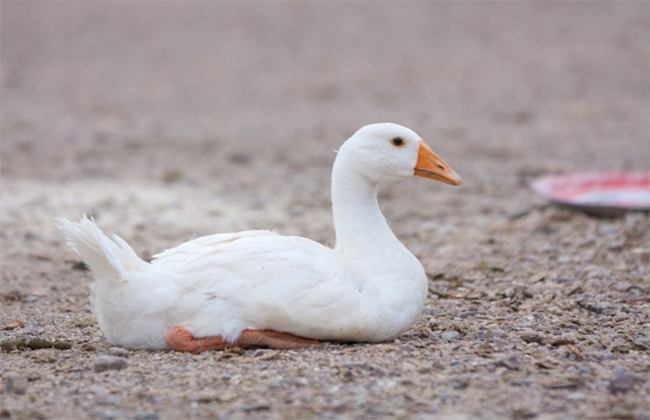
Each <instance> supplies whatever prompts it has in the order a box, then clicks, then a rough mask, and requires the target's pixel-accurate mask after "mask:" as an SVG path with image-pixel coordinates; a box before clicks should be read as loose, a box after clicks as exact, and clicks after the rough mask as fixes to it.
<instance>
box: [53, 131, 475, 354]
mask: <svg viewBox="0 0 650 420" xmlns="http://www.w3.org/2000/svg"><path fill="white" fill-rule="evenodd" d="M412 175H418V176H423V177H426V178H431V179H435V180H438V181H442V182H445V183H447V184H451V185H460V184H461V183H462V181H461V179H460V177H459V176H458V175H457V174H456V173H455V172H454V171H453V170H452V169H451V168H449V167H448V166H447V164H445V163H444V162H443V161H442V160H441V159H440V158H439V157H438V156H437V155H436V154H435V153H434V152H433V151H431V149H430V148H429V147H428V146H427V145H426V144H425V143H424V142H423V141H422V140H421V139H420V137H419V136H418V135H417V134H416V133H414V132H413V131H411V130H410V129H408V128H406V127H402V126H399V125H397V124H391V123H381V124H371V125H367V126H365V127H362V128H361V129H360V130H358V131H357V132H356V133H355V134H354V135H353V136H352V137H350V139H348V140H347V141H346V142H345V143H344V144H343V146H341V148H340V150H339V151H338V154H337V156H336V160H335V162H334V168H333V170H332V207H333V214H334V227H335V230H336V247H335V248H334V249H332V248H328V247H326V246H324V245H321V244H319V243H317V242H314V241H311V240H309V239H305V238H301V237H296V236H281V235H278V234H276V233H273V232H269V231H264V230H252V231H245V232H238V233H224V234H217V235H210V236H205V237H201V238H198V239H194V240H191V241H189V242H186V243H184V244H181V245H179V246H177V247H175V248H172V249H169V250H167V251H164V252H162V253H160V254H158V255H156V256H155V257H154V259H153V261H151V263H147V262H145V261H143V260H142V259H140V258H139V257H138V256H137V255H136V253H135V252H134V251H133V249H132V248H131V247H130V246H129V245H128V244H127V243H126V242H125V241H124V240H123V239H121V238H119V237H117V236H113V238H112V239H109V238H108V237H107V236H106V235H104V233H103V232H102V231H101V230H100V229H99V228H98V227H97V225H96V224H95V222H94V221H93V220H90V219H88V218H87V217H86V216H84V217H83V219H82V220H81V221H80V222H79V223H73V222H70V221H68V220H65V219H62V220H61V221H60V227H61V229H62V230H63V231H64V233H65V237H66V240H67V242H68V244H69V245H70V246H71V247H72V248H73V249H74V250H75V251H76V252H77V253H78V254H79V255H80V256H81V258H82V259H83V260H84V261H85V262H86V263H87V264H88V265H89V266H90V268H91V270H92V271H93V273H94V277H95V283H94V285H93V287H92V292H93V293H92V307H93V311H94V313H95V315H96V316H97V321H98V323H99V326H100V328H101V329H102V331H103V332H104V334H105V335H106V338H107V340H108V341H109V342H110V343H112V344H115V345H119V346H123V347H126V348H134V349H136V348H137V349H166V348H171V349H175V350H180V351H188V352H193V353H197V352H201V351H206V350H214V349H223V348H227V347H231V346H241V347H249V346H268V347H275V348H294V347H302V346H308V345H314V344H318V343H319V341H318V340H335V341H367V342H380V341H386V340H391V339H393V338H395V337H397V336H399V335H400V334H402V333H403V332H405V331H406V330H407V329H408V328H409V327H410V326H411V325H412V324H413V323H414V322H415V321H416V319H417V318H418V316H419V315H420V312H421V311H422V308H423V307H424V302H425V298H426V294H427V279H426V276H425V274H424V270H423V268H422V266H421V265H420V263H419V262H418V260H417V259H416V258H415V257H414V256H413V254H411V253H410V252H409V251H408V250H407V249H406V247H404V245H402V243H401V242H400V241H399V240H398V239H397V238H396V237H395V235H394V234H393V232H392V231H391V230H390V228H389V227H388V225H387V224H386V220H385V219H384V216H383V215H382V214H381V211H380V210H379V205H378V203H377V185H378V184H379V183H381V182H384V181H392V180H400V179H406V178H409V177H411V176H412Z"/></svg>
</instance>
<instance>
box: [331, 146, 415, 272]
mask: <svg viewBox="0 0 650 420" xmlns="http://www.w3.org/2000/svg"><path fill="white" fill-rule="evenodd" d="M355 165H356V162H355V161H354V159H353V157H352V156H350V155H346V154H344V153H339V155H338V156H337V157H336V160H335V162H334V167H333V169H332V212H333V216H334V229H335V231H336V251H338V252H340V253H341V254H344V255H345V256H347V257H351V258H355V259H357V260H359V261H362V262H366V261H367V262H368V263H370V264H377V263H378V262H380V261H382V259H383V258H384V257H385V256H386V254H387V253H394V252H400V253H401V252H403V251H406V252H408V251H407V250H406V248H405V247H404V246H403V245H402V244H401V243H400V242H399V240H398V239H397V238H396V237H395V235H394V234H393V232H392V231H391V230H390V227H388V224H387V223H386V219H385V218H384V216H383V214H382V213H381V210H380V209H379V204H378V203H377V183H375V182H373V181H372V180H370V179H368V178H367V177H365V176H364V175H362V174H360V173H359V171H358V170H356V168H355ZM388 257H389V256H388Z"/></svg>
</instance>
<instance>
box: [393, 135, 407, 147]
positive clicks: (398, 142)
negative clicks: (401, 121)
mask: <svg viewBox="0 0 650 420" xmlns="http://www.w3.org/2000/svg"><path fill="white" fill-rule="evenodd" d="M393 144H394V145H395V146H401V145H403V144H404V140H402V139H400V138H399V137H397V138H394V139H393Z"/></svg>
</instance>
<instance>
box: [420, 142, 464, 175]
mask: <svg viewBox="0 0 650 420" xmlns="http://www.w3.org/2000/svg"><path fill="white" fill-rule="evenodd" d="M414 175H417V176H422V177H424V178H431V179H435V180H437V181H441V182H444V183H445V184H450V185H462V184H463V180H462V179H460V176H458V174H457V173H456V172H454V170H453V169H451V168H450V167H449V165H447V164H446V163H445V161H443V160H442V159H440V157H439V156H438V155H436V154H435V153H434V152H433V150H431V148H430V147H429V146H427V144H426V143H425V142H423V141H420V150H419V151H418V163H417V164H416V165H415V173H414Z"/></svg>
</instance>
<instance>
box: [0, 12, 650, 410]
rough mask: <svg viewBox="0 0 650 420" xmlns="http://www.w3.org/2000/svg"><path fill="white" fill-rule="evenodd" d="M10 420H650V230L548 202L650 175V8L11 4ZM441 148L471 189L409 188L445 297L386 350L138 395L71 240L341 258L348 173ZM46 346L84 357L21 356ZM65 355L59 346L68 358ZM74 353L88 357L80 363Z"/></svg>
mask: <svg viewBox="0 0 650 420" xmlns="http://www.w3.org/2000/svg"><path fill="white" fill-rule="evenodd" d="M1 12H2V13H1V19H2V22H1V23H2V26H1V31H2V33H1V35H2V38H1V39H2V45H1V47H2V48H1V58H2V60H1V70H2V102H1V114H0V115H1V117H2V125H1V129H2V133H1V134H2V149H1V151H2V154H1V164H2V166H1V171H2V172H1V173H2V184H1V185H2V203H1V207H0V217H1V221H2V227H1V233H0V237H1V239H2V254H1V256H2V265H1V268H2V276H1V278H2V291H1V293H2V295H0V296H1V298H2V299H1V305H2V310H1V314H0V326H7V325H9V324H10V323H11V322H12V321H13V320H15V319H18V320H21V321H23V322H24V323H25V327H24V328H18V329H13V330H8V329H7V330H3V331H0V339H1V340H3V341H5V348H4V349H3V350H2V351H1V352H0V359H1V360H2V363H1V365H0V374H1V378H2V383H1V387H0V400H1V404H0V405H1V407H0V417H1V418H11V419H22V418H37V419H64V418H65V419H72V418H75V419H77V418H79V419H81V418H94V419H140V420H147V419H149V420H155V419H177V418H178V419H180V418H415V419H418V418H421V419H424V418H427V419H428V418H449V419H503V418H512V419H533V418H537V419H571V418H580V419H613V418H617V419H648V418H649V409H650V407H649V403H648V397H649V389H650V383H649V381H648V379H649V378H648V375H649V370H650V315H649V309H650V284H649V279H648V274H649V263H650V245H649V242H648V239H649V232H650V223H649V221H648V216H647V214H639V213H630V214H627V215H623V216H621V217H618V218H612V219H600V218H593V217H589V216H586V215H583V214H581V213H576V212H571V211H567V210H564V209H560V208H557V207H554V206H550V205H548V204H547V203H545V202H544V201H543V200H542V199H540V198H538V197H537V196H535V195H534V194H533V193H532V192H531V191H530V190H529V189H528V188H527V181H528V180H530V179H531V177H533V176H536V175H540V174H546V173H561V172H570V171H585V170H619V169H625V170H648V167H649V166H650V163H649V156H650V150H649V143H648V142H649V138H650V135H649V126H650V121H649V116H648V115H649V111H650V110H649V99H648V95H649V94H648V92H649V86H648V80H649V77H648V75H649V74H650V72H649V68H648V62H649V55H648V49H649V48H648V47H649V44H648V39H649V23H648V16H649V7H648V3H647V2H548V3H541V2H539V3H530V2H527V3H523V4H522V3H514V2H481V3H474V2H463V3H460V4H456V3H454V4H452V3H447V2H445V3H442V2H382V3H368V2H354V3H346V2H336V3H322V2H309V3H307V2H304V3H303V2H283V3H274V2H265V3H249V2H246V3H245V4H242V3H239V4H235V3H229V2H219V3H206V2H189V3H188V2H165V3H156V4H154V3H151V2H117V3H109V2H70V3H67V2H56V3H47V2H3V3H2V10H1ZM378 121H393V122H397V123H401V124H404V125H407V126H409V127H411V128H413V129H414V130H416V131H417V132H418V133H420V135H422V137H424V138H425V139H426V140H427V141H428V143H429V144H430V145H431V146H432V147H433V148H434V149H435V150H436V151H437V152H438V153H439V154H440V155H441V156H442V157H443V158H444V159H445V160H446V161H447V162H448V163H449V164H450V165H451V166H452V167H453V168H454V169H455V170H456V171H457V172H458V173H460V174H461V175H462V176H463V178H464V181H465V185H464V186H463V187H462V188H451V187H448V186H446V185H442V184H439V183H434V182H429V181H427V180H424V179H413V180H410V181H408V182H405V183H401V184H395V185H387V186H384V187H383V188H382V189H381V197H380V199H381V204H382V209H383V211H384V213H385V214H386V216H387V218H388V220H389V222H390V224H391V226H392V227H393V228H394V230H395V232H396V234H397V236H398V237H399V238H401V239H402V240H403V241H404V243H405V244H406V245H407V246H408V247H409V248H410V249H411V250H412V251H413V252H414V253H415V254H416V255H417V256H418V258H419V259H420V261H421V262H422V264H423V265H424V267H425V268H426V270H427V273H428V274H429V276H430V295H429V297H428V300H427V305H426V309H425V311H424V313H423V315H422V317H421V319H420V320H419V322H418V323H417V324H416V325H415V326H414V327H413V328H412V329H411V330H410V331H409V332H408V333H406V334H405V335H404V336H402V337H400V338H399V339H398V340H395V341H393V342H389V343H382V344H374V345H365V344H358V345H343V344H328V345H327V346H325V347H323V348H318V349H307V350H301V351H275V350H248V351H237V350H232V351H227V352H213V353H206V354H201V355H195V356H193V355H186V354H180V353H173V352H149V351H130V352H128V353H127V354H126V356H127V357H126V359H125V360H126V363H127V367H126V368H125V369H123V370H108V371H104V372H96V371H95V370H94V363H95V361H96V360H97V358H98V357H100V356H102V355H105V354H109V353H115V352H117V351H116V350H110V348H111V345H109V344H108V343H106V342H105V341H104V338H103V336H102V333H101V331H100V330H99V329H98V327H97V325H96V323H95V321H94V318H93V316H92V313H91V312H90V306H89V302H88V295H89V289H88V285H89V283H90V281H91V276H90V273H89V272H87V271H83V270H81V269H79V268H80V267H79V264H78V258H77V257H76V256H75V255H74V254H73V253H72V252H71V251H70V250H69V249H67V247H66V246H65V245H64V243H63V241H62V238H61V235H60V234H59V232H58V231H57V229H56V224H55V222H54V218H55V217H57V216H64V217H69V218H79V217H80V216H81V214H82V213H90V214H93V215H94V216H95V218H96V220H97V221H98V223H100V225H101V226H102V227H103V228H104V229H105V230H106V231H108V232H115V233H118V234H119V235H121V236H122V237H124V238H126V239H127V240H128V241H129V242H130V243H131V244H132V246H133V247H134V248H135V249H136V250H137V251H138V252H139V253H140V254H141V255H143V256H145V257H146V256H148V255H151V254H153V253H155V252H156V251H160V250H163V249H165V248H168V247H170V246H173V245H175V244H178V243H180V242H182V241H184V240H186V239H188V238H190V237H191V236H192V235H203V234H209V233H216V232H221V231H235V230H240V229H247V228H260V227H263V228H271V229H275V230H278V231H279V232H281V233H285V234H298V235H303V236H307V237H310V238H313V239H315V240H318V241H321V242H324V243H329V244H331V243H332V242H333V238H334V235H333V231H332V224H331V215H330V209H329V173H330V168H331V163H332V161H333V158H334V153H333V150H334V149H335V148H336V147H338V146H339V145H340V144H341V142H342V141H343V140H344V139H345V138H347V136H349V135H350V134H351V133H352V132H354V131H355V130H356V129H357V128H358V127H360V126H361V125H364V124H367V123H371V122H378ZM21 338H22V339H24V340H25V342H28V343H29V342H31V343H32V347H35V346H34V345H33V344H34V343H35V342H33V341H30V340H32V339H34V338H41V339H44V340H49V341H53V342H54V341H60V342H63V343H68V344H69V345H70V346H71V348H69V349H59V348H45V349H31V348H19V349H14V350H11V348H10V346H9V345H8V344H7V343H6V340H14V339H21ZM46 344H47V343H46ZM63 347H67V345H63Z"/></svg>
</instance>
